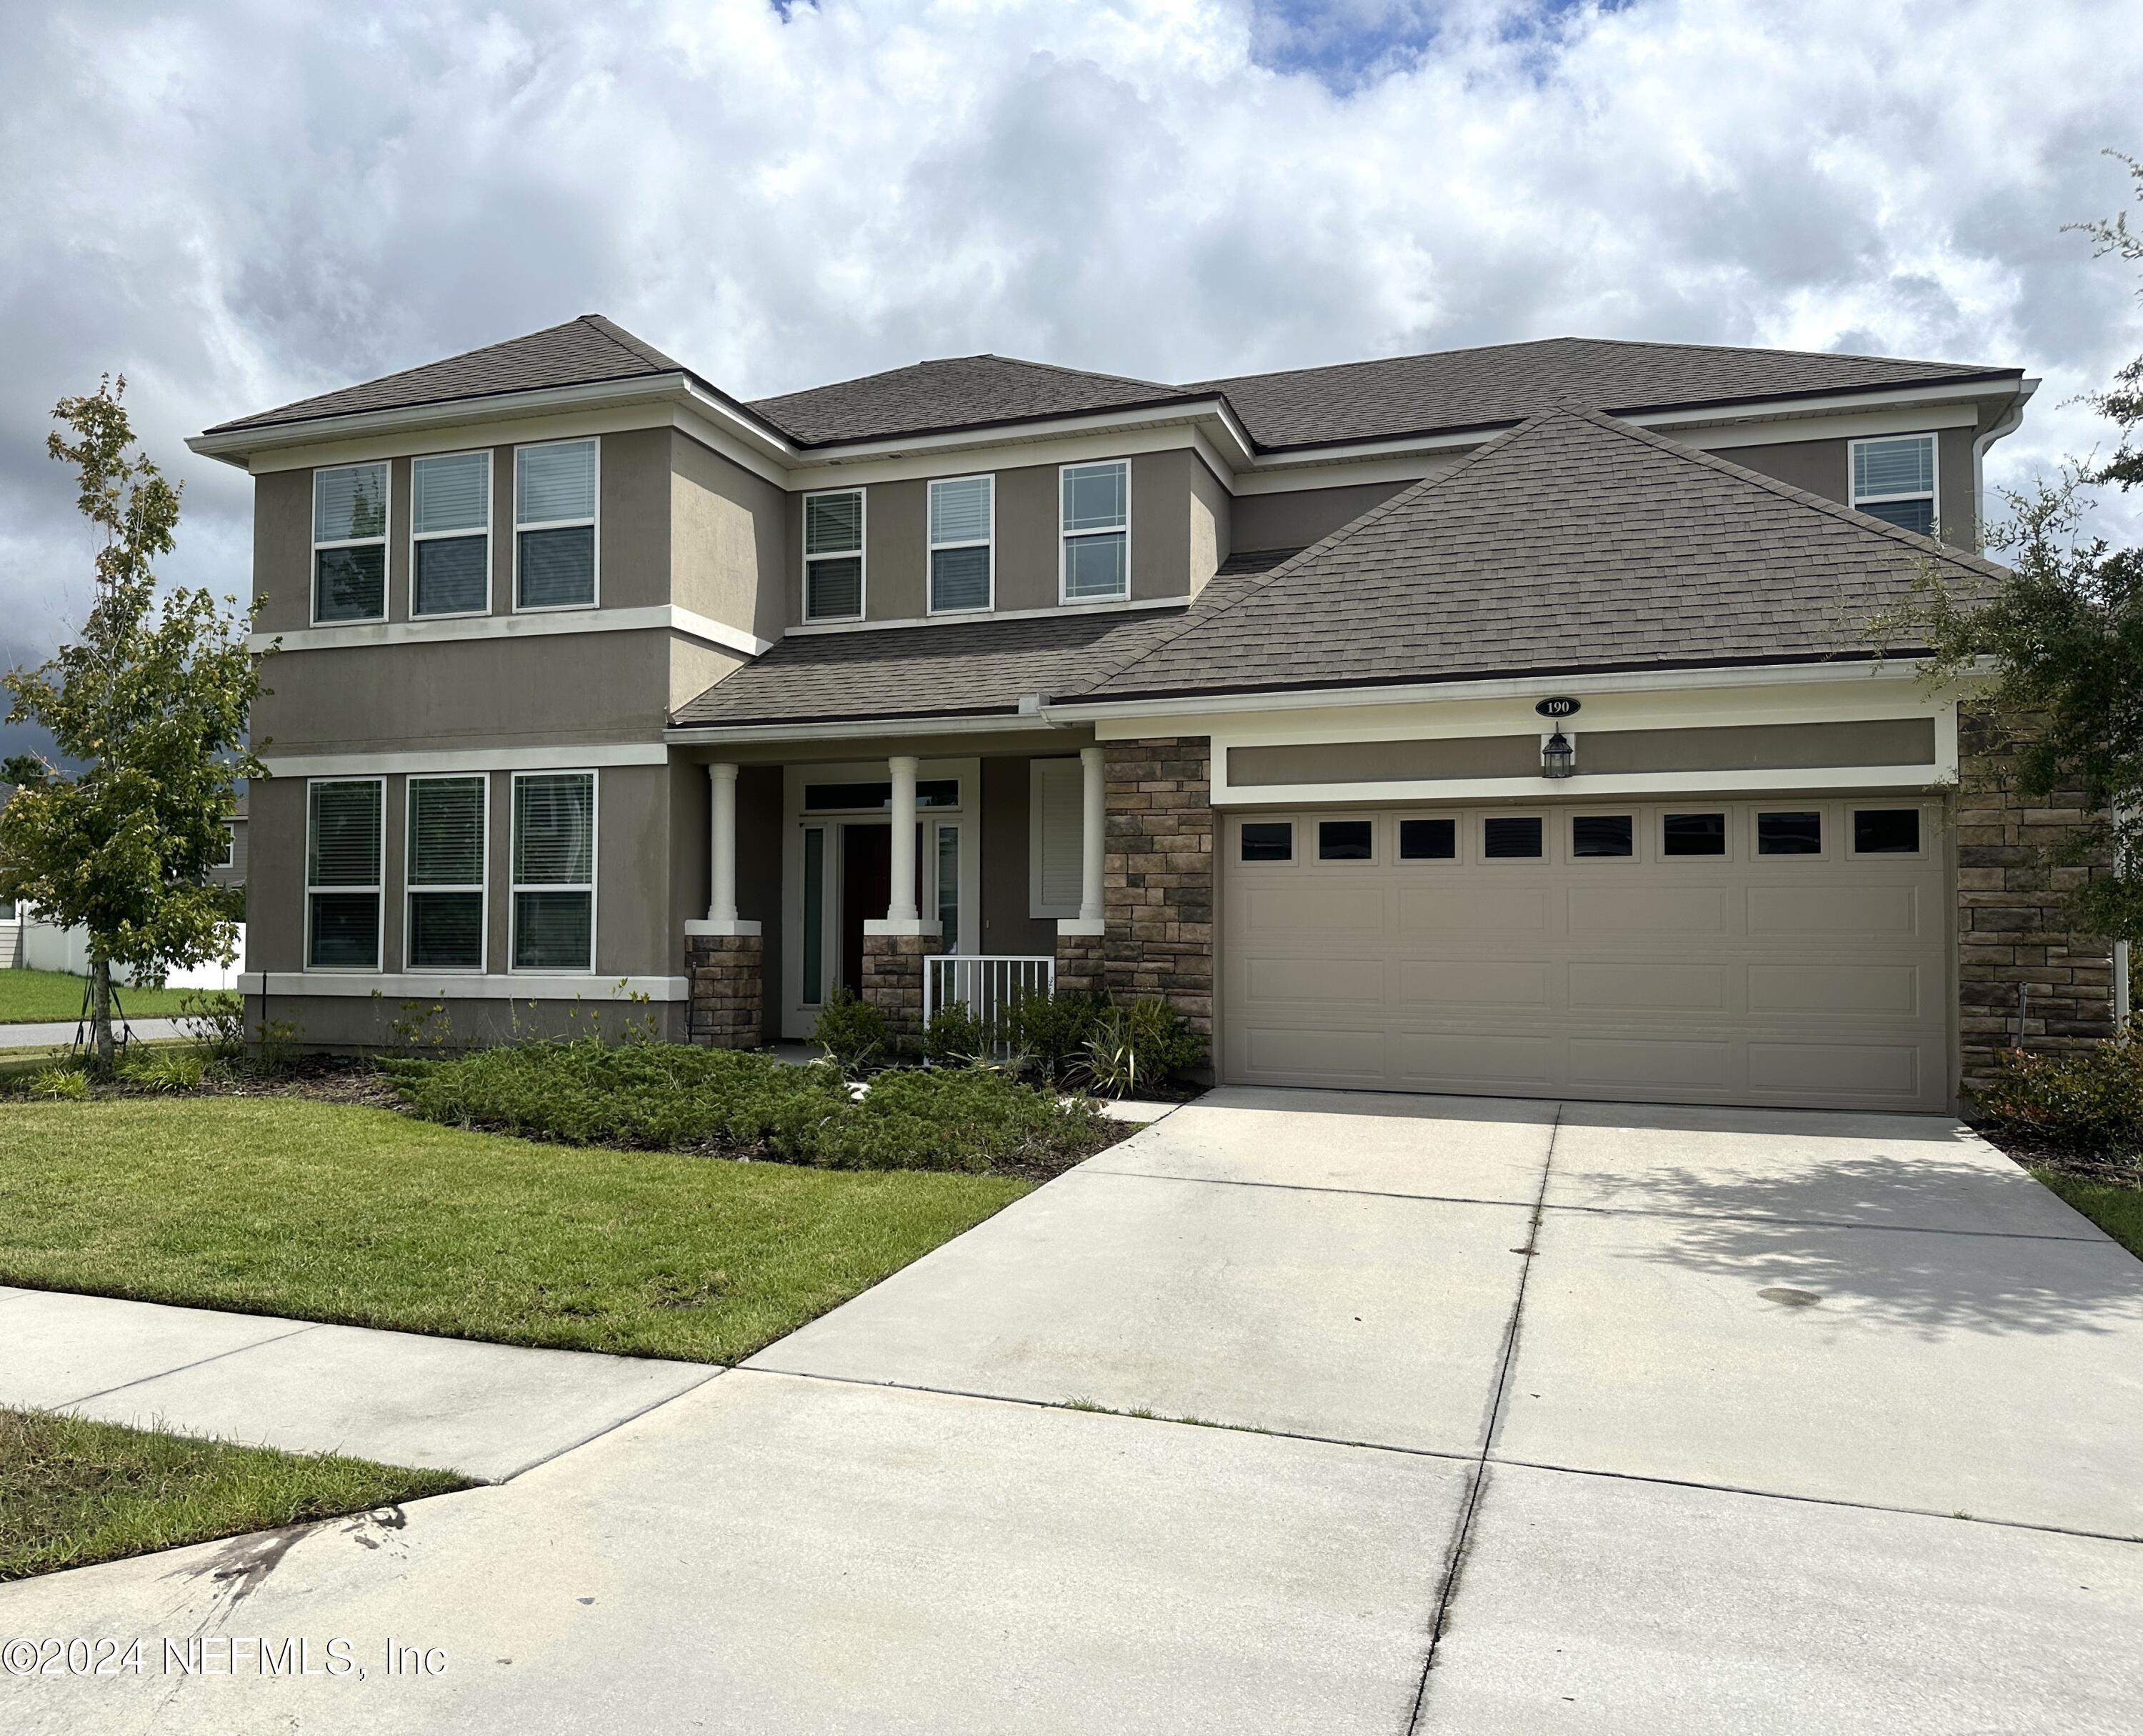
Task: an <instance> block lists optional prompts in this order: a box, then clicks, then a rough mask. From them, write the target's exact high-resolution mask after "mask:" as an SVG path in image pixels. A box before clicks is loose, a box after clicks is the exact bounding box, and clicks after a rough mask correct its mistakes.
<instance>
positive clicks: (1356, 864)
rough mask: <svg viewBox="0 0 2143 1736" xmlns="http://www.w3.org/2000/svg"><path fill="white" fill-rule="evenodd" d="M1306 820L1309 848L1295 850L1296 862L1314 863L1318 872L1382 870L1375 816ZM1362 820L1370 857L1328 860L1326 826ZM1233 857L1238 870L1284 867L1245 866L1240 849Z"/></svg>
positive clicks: (1345, 815) (1381, 838) (1381, 847)
mask: <svg viewBox="0 0 2143 1736" xmlns="http://www.w3.org/2000/svg"><path fill="white" fill-rule="evenodd" d="M1306 820H1307V824H1308V828H1309V840H1308V841H1309V848H1308V849H1306V850H1304V849H1300V848H1298V849H1297V850H1296V852H1295V854H1294V860H1295V861H1298V862H1304V863H1315V864H1316V865H1317V866H1318V867H1319V868H1339V869H1341V870H1343V871H1344V870H1348V869H1353V868H1383V866H1385V862H1384V843H1385V839H1384V836H1383V833H1384V828H1383V827H1382V826H1380V825H1378V823H1377V816H1376V815H1375V814H1362V813H1359V812H1357V813H1347V812H1344V811H1343V812H1339V813H1334V814H1310V815H1308V816H1307V817H1306ZM1361 820H1367V821H1368V823H1369V853H1368V855H1367V856H1365V857H1349V856H1327V855H1326V854H1325V853H1324V828H1325V827H1326V826H1328V825H1330V824H1332V823H1335V822H1338V823H1346V822H1349V821H1361ZM1300 835H1301V834H1300V833H1299V832H1298V833H1297V836H1298V837H1299V836H1300ZM1241 854H1242V852H1241V851H1240V849H1238V850H1237V851H1236V856H1237V858H1239V861H1238V866H1249V867H1272V868H1279V867H1281V866H1283V865H1291V864H1282V863H1247V864H1245V863H1241V862H1240V857H1241Z"/></svg>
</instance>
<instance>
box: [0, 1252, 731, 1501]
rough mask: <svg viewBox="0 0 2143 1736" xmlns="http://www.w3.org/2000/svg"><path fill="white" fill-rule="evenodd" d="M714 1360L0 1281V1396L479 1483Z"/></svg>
mask: <svg viewBox="0 0 2143 1736" xmlns="http://www.w3.org/2000/svg"><path fill="white" fill-rule="evenodd" d="M720 1372H721V1371H720V1369H718V1368H712V1367H710V1366H708V1365H707V1364H705V1363H670V1362H656V1361H653V1360H647V1359H641V1358H631V1357H614V1356H597V1355H593V1354H591V1353H585V1352H580V1351H569V1350H530V1349H524V1348H521V1347H519V1346H517V1345H512V1344H479V1343H472V1342H471V1341H469V1340H468V1339H464V1338H427V1337H423V1336H422V1335H420V1334H418V1333H398V1332H375V1331H373V1330H370V1329H369V1328H364V1327H355V1326H323V1325H319V1324H316V1323H310V1322H307V1321H303V1320H285V1319H280V1318H276V1317H275V1316H272V1315H267V1314H226V1313H217V1312H215V1311H214V1310H212V1309H209V1308H165V1307H162V1306H161V1305H160V1304H157V1303H148V1302H126V1301H122V1300H119V1299H117V1298H112V1297H108V1296H77V1295H72V1294H68V1293H63V1292H60V1291H52V1290H18V1289H11V1288H0V1404H6V1405H18V1406H22V1407H35V1408H37V1409H41V1410H51V1411H70V1412H74V1413H75V1414H76V1415H77V1416H82V1417H95V1418H97V1419H98V1420H99V1421H101V1422H123V1423H129V1424H131V1425H133V1426H134V1427H140V1428H148V1427H158V1428H164V1429H168V1430H171V1431H173V1432H177V1433H181V1434H195V1435H214V1436H216V1437H220V1438H222V1439H225V1440H230V1441H237V1442H242V1443H244V1444H245V1445H247V1446H259V1447H284V1448H286V1449H288V1450H289V1451H290V1452H342V1453H349V1454H352V1455H354V1457H359V1458H364V1459H376V1460H378V1461H379V1462H381V1463H383V1464H388V1465H413V1466H424V1467H427V1468H430V1469H437V1470H442V1471H459V1472H460V1473H461V1474H462V1475H463V1476H468V1477H473V1478H474V1479H476V1480H477V1481H480V1482H487V1483H492V1482H502V1481H505V1480H506V1479H507V1478H508V1477H511V1476H518V1475H519V1474H520V1473H521V1472H522V1471H526V1470H527V1469H528V1468H529V1467H530V1466H533V1465H540V1464H542V1462H544V1461H545V1460H546V1459H550V1458H555V1457H557V1455H558V1454H560V1453H562V1452H566V1451H567V1449H568V1448H570V1447H578V1446H580V1445H582V1443H583V1442H587V1441H590V1440H592V1439H593V1438H594V1437H596V1436H597V1435H601V1434H604V1433H606V1432H608V1431H610V1430H611V1429H613V1428H615V1427H617V1426H618V1424H620V1423H621V1422H626V1421H628V1420H630V1419H631V1418H632V1417H637V1416H639V1415H640V1414H641V1412H644V1411H646V1410H649V1409H651V1408H652V1407H654V1406H656V1405H659V1404H662V1403H664V1402H667V1401H668V1400H670V1399H672V1398H675V1397H677V1395H678V1394H679V1393H681V1392H689V1391H690V1390H691V1389H692V1388H693V1387H696V1386H699V1385H700V1384H701V1383H702V1382H705V1381H708V1380H710V1379H711V1378H713V1377H714V1376H715V1375H716V1374H718V1373H720Z"/></svg>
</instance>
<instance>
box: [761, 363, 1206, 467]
mask: <svg viewBox="0 0 2143 1736" xmlns="http://www.w3.org/2000/svg"><path fill="white" fill-rule="evenodd" d="M1192 395H1193V394H1191V393H1186V392H1185V389H1184V388H1182V387H1180V386H1170V385H1165V384H1163V383H1161V382H1159V381H1157V380H1137V379H1128V378H1125V377H1124V376H1122V375H1121V374H1115V373H1086V372H1084V371H1082V370H1081V369H1079V368H1057V367H1052V365H1050V364H1048V363H1046V362H1022V361H1021V360H1019V359H1017V358H1016V357H1012V356H993V355H980V356H953V357H950V358H948V359H945V360H943V361H936V362H917V363H915V364H913V365H912V366H910V367H907V368H893V369H891V370H890V371H888V372H887V373H869V374H865V375H864V377H863V378H860V379H853V380H843V381H841V382H840V383H839V384H837V385H832V386H814V387H812V388H809V390H808V391H803V392H789V393H784V394H783V395H782V396H780V397H779V398H760V399H758V400H757V401H756V402H755V403H752V404H750V406H748V408H750V410H751V412H752V413H753V414H755V415H756V416H760V417H763V418H765V420H767V421H769V422H770V423H773V424H774V425H775V427H776V428H779V429H780V430H781V431H782V432H783V433H785V434H787V435H788V436H789V438H792V439H794V441H796V442H797V443H799V445H805V446H816V445H824V444H827V443H831V442H835V441H844V440H881V439H892V438H898V437H899V436H901V435H903V434H924V433H943V432H944V431H946V430H948V429H952V428H973V427H975V426H977V424H981V423H998V422H1028V421H1034V420H1036V419H1037V418H1043V417H1051V416H1067V415H1076V414H1077V413H1079V412H1081V411H1082V410H1112V409H1122V408H1128V407H1130V406H1131V405H1135V404H1154V403H1173V402H1175V401H1178V400H1180V399H1185V398H1189V397H1190V396H1192Z"/></svg>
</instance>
